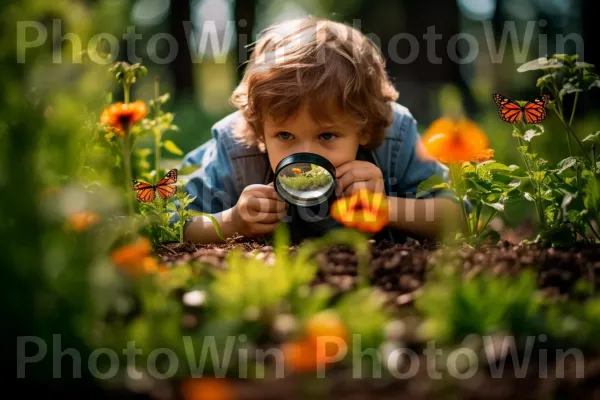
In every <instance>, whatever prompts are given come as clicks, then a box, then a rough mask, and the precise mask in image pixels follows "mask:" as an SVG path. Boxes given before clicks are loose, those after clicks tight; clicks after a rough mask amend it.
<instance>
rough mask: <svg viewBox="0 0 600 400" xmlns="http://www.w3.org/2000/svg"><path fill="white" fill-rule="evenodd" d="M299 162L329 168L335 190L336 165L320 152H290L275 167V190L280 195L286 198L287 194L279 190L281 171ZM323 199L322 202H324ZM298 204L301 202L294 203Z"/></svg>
mask: <svg viewBox="0 0 600 400" xmlns="http://www.w3.org/2000/svg"><path fill="white" fill-rule="evenodd" d="M298 163H308V164H317V165H318V166H320V167H322V168H325V170H327V172H329V174H330V175H331V176H332V177H333V187H334V190H335V185H336V181H335V167H334V166H333V164H332V163H331V162H330V161H329V160H328V159H326V158H325V157H323V156H320V155H318V154H315V153H294V154H290V155H289V156H287V157H285V158H284V159H283V160H281V161H279V163H278V164H277V167H276V168H275V178H274V181H275V184H274V185H273V186H275V191H276V192H277V193H279V195H281V197H283V198H284V199H285V198H286V197H285V194H282V193H280V191H279V185H278V184H277V182H278V181H277V177H278V176H279V173H280V172H281V171H282V170H283V169H284V168H285V167H287V166H289V165H292V164H298ZM326 200H327V197H325V198H324V199H323V201H326ZM323 201H321V202H323ZM294 204H296V205H301V204H297V203H294ZM315 204H320V202H319V203H315Z"/></svg>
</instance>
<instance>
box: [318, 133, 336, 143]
mask: <svg viewBox="0 0 600 400" xmlns="http://www.w3.org/2000/svg"><path fill="white" fill-rule="evenodd" d="M336 137H337V135H336V134H333V133H322V134H321V135H319V138H320V139H321V140H323V141H325V142H331V141H332V140H333V139H335V138H336Z"/></svg>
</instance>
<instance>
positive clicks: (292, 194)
mask: <svg viewBox="0 0 600 400" xmlns="http://www.w3.org/2000/svg"><path fill="white" fill-rule="evenodd" d="M276 185H278V189H279V194H280V195H281V196H282V197H285V199H286V200H287V201H289V202H290V203H293V204H296V205H302V206H311V205H315V204H319V203H321V202H322V201H323V200H324V199H327V198H328V197H329V195H331V193H332V192H333V190H334V189H335V187H334V179H333V176H332V175H331V173H330V172H329V171H328V170H327V169H325V168H323V167H321V166H318V165H316V164H311V163H305V162H298V163H293V164H289V165H287V166H285V167H284V168H283V169H282V170H281V171H280V172H279V174H278V175H277V178H276Z"/></svg>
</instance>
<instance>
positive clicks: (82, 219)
mask: <svg viewBox="0 0 600 400" xmlns="http://www.w3.org/2000/svg"><path fill="white" fill-rule="evenodd" d="M99 220H100V216H99V215H98V214H96V213H95V212H90V211H80V212H74V213H71V215H69V226H70V227H71V228H72V229H73V230H74V231H76V232H83V231H84V230H86V229H87V228H88V227H90V226H92V225H95V224H96V223H98V221H99Z"/></svg>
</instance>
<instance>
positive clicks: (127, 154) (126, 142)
mask: <svg viewBox="0 0 600 400" xmlns="http://www.w3.org/2000/svg"><path fill="white" fill-rule="evenodd" d="M129 138H130V136H129V132H126V133H125V137H123V143H122V146H121V147H122V156H123V169H124V170H125V171H124V172H125V193H126V196H127V210H128V212H129V215H133V210H134V207H133V197H132V196H131V183H132V180H133V178H132V175H131V144H130V139H129Z"/></svg>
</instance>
